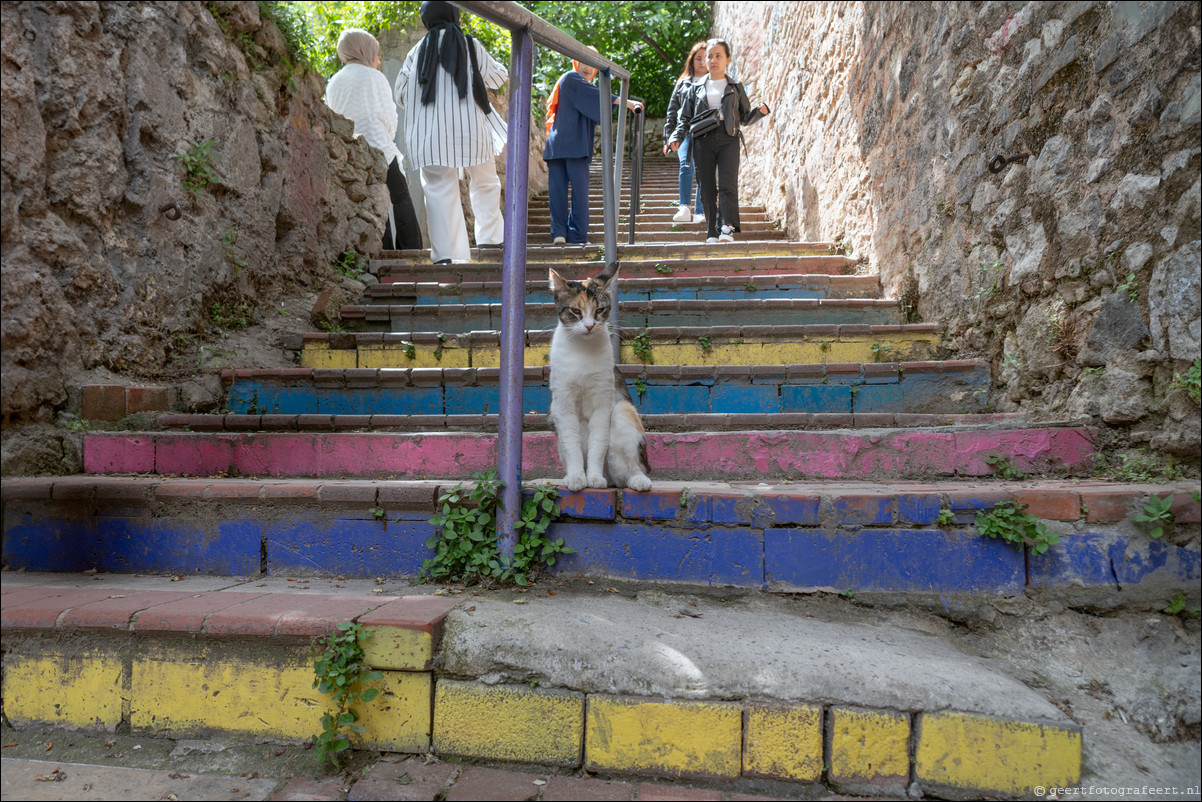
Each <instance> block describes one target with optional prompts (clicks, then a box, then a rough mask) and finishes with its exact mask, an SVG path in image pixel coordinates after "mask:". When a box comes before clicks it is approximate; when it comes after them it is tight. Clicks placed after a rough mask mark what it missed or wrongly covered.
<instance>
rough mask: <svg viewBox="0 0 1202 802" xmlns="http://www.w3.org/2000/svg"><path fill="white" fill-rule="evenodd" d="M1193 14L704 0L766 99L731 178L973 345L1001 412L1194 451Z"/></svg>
mask: <svg viewBox="0 0 1202 802" xmlns="http://www.w3.org/2000/svg"><path fill="white" fill-rule="evenodd" d="M1199 29H1200V25H1199V7H1198V5H1197V4H1194V3H1187V2H1149V3H1117V2H1044V3H1036V2H1028V3H1023V2H1000V3H938V4H925V3H864V2H845V3H785V2H765V3H758V2H757V3H750V2H720V3H717V4H715V8H714V32H715V35H721V36H723V37H725V38H726V39H728V40H729V41H730V42H731V44H732V47H733V50H734V54H733V55H734V58H735V62H736V65H737V69H738V74H739V76H740V77H741V78H742V79H743V80H744V81H745V83H746V85H747V87H748V93H749V94H750V95H751V97H752V100H753V102H754V101H756V100H760V99H762V100H764V101H766V102H768V103H769V104H770V105H771V106H772V107H773V109H774V114H773V115H772V117H770V118H769V119H768V120H766V121H764V122H762V123H760V124H758V125H756V126H751V127H749V128H748V129H747V154H746V155H745V156H744V161H743V169H742V173H741V181H740V190H741V195H742V199H743V201H744V202H750V203H760V204H763V205H765V206H766V207H767V208H768V210H769V213H770V214H771V215H773V216H776V217H779V218H780V219H782V220H783V221H784V223H785V225H786V226H787V227H788V230H789V232H790V234H791V235H792V236H794V237H797V238H801V239H808V240H839V239H842V240H844V241H845V242H846V243H847V245H848V246H849V247H851V248H852V249H853V251H854V254H855V255H858V256H860V257H862V258H863V259H864V261H865V265H866V266H867V268H868V269H878V270H879V271H880V273H881V277H882V281H883V282H884V285H885V287H886V289H887V291H889V292H890V293H891V294H893V295H895V296H900V297H902V298H903V300H904V301H906V302H907V303H909V304H911V305H912V306H913V308H914V309H915V311H916V312H917V314H919V315H921V317H922V318H923V319H925V320H929V321H939V322H943V323H945V324H946V325H947V340H948V341H949V342H950V343H951V350H952V351H953V352H954V353H955V354H957V355H959V356H987V357H990V358H991V359H992V360H993V365H994V375H993V379H994V388H993V393H992V399H993V402H994V404H995V405H996V407H997V408H998V409H1000V410H1006V411H1009V410H1022V411H1027V412H1029V413H1031V414H1034V415H1046V416H1048V417H1059V418H1073V417H1095V418H1097V419H1100V420H1102V421H1104V422H1106V423H1109V424H1113V425H1115V426H1118V427H1121V429H1122V430H1123V431H1124V432H1125V433H1126V434H1129V436H1130V440H1131V441H1132V442H1133V443H1134V444H1136V445H1148V446H1150V447H1152V448H1153V449H1156V450H1159V451H1164V452H1169V453H1174V454H1177V455H1181V456H1196V455H1197V454H1198V453H1199V440H1200V438H1199V416H1198V405H1197V404H1196V403H1194V402H1192V401H1190V399H1189V398H1188V396H1187V394H1186V393H1185V392H1184V391H1183V390H1182V389H1180V387H1179V384H1178V383H1177V381H1176V380H1175V376H1177V375H1179V374H1184V373H1185V372H1186V370H1187V369H1188V368H1189V366H1190V365H1191V364H1192V363H1193V361H1194V360H1195V359H1196V358H1198V356H1199V348H1200V339H1202V316H1200V313H1199V304H1200V295H1199V271H1198V267H1199V260H1200V244H1199V240H1200V239H1202V226H1200V222H1199V220H1200V217H1199V207H1200V203H1202V190H1200V184H1199V179H1198V175H1199V167H1200V165H1202V147H1200V130H1202V128H1200V125H1199V121H1200V115H1199V100H1200V87H1199V39H1200V34H1199ZM999 156H1000V157H1003V158H1005V159H1008V160H1011V161H1008V162H1007V163H1005V164H1001V165H996V164H995V168H1000V169H997V171H996V172H994V171H993V170H991V169H990V167H989V164H990V162H991V160H993V159H994V158H995V157H999Z"/></svg>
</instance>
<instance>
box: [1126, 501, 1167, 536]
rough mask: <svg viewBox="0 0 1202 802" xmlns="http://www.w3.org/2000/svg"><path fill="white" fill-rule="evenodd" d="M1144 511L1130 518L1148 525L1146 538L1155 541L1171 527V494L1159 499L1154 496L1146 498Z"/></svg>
mask: <svg viewBox="0 0 1202 802" xmlns="http://www.w3.org/2000/svg"><path fill="white" fill-rule="evenodd" d="M1143 509H1144V511H1143V512H1138V513H1136V514H1134V515H1132V516H1131V520H1133V521H1135V522H1136V523H1141V524H1148V525H1149V526H1150V527H1151V528H1150V529H1149V530H1148V537H1150V538H1153V539H1157V538H1160V537H1162V536H1163V535H1164V533H1165V530H1166V529H1168V528H1169V527H1170V526H1172V525H1173V520H1174V518H1173V494H1172V493H1170V494H1169V495H1167V496H1165V497H1164V498H1161V497H1160V496H1157V495H1155V494H1153V495H1151V496H1148V500H1147V501H1145V502H1144V508H1143Z"/></svg>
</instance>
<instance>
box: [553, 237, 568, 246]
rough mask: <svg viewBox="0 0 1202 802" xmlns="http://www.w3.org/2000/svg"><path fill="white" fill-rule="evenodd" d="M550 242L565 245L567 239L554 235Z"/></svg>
mask: <svg viewBox="0 0 1202 802" xmlns="http://www.w3.org/2000/svg"><path fill="white" fill-rule="evenodd" d="M551 244H552V245H567V244H568V241H567V240H566V239H564V238H563V237H556V238H555V239H553V240H551Z"/></svg>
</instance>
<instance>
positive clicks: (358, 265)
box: [334, 248, 367, 281]
mask: <svg viewBox="0 0 1202 802" xmlns="http://www.w3.org/2000/svg"><path fill="white" fill-rule="evenodd" d="M334 269H335V270H336V271H338V274H339V275H342V276H346V277H347V278H351V279H354V280H355V281H358V280H359V279H361V278H363V273H364V271H365V270H367V257H366V256H363V255H361V254H360V253H359V252H358V251H356V250H354V249H353V248H347V249H346V250H345V251H343V252H342V253H340V254H338V258H336V259H335V260H334Z"/></svg>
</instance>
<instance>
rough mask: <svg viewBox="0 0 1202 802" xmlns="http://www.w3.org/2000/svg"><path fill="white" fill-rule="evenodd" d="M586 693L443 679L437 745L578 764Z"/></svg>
mask: <svg viewBox="0 0 1202 802" xmlns="http://www.w3.org/2000/svg"><path fill="white" fill-rule="evenodd" d="M583 738H584V695H583V694H581V693H576V692H574V691H557V690H539V689H531V688H525V687H513V686H493V685H482V684H480V683H477V682H458V681H454V680H441V681H439V683H438V686H437V689H436V690H435V693H434V749H435V751H437V752H438V753H439V754H443V755H458V756H460V757H473V758H481V759H487V760H512V761H517V762H521V763H542V764H551V765H555V766H579V765H580V748H581V743H582V740H583Z"/></svg>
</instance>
